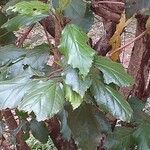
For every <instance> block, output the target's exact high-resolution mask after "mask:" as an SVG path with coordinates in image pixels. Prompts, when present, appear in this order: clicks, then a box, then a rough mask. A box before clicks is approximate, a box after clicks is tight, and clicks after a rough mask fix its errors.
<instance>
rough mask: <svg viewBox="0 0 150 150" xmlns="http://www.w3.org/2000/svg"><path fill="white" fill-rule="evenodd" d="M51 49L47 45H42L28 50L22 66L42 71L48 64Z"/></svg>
mask: <svg viewBox="0 0 150 150" xmlns="http://www.w3.org/2000/svg"><path fill="white" fill-rule="evenodd" d="M49 54H50V49H49V46H48V45H47V44H42V45H39V46H36V47H34V48H33V49H31V50H27V53H26V57H25V58H24V59H23V62H22V64H24V65H26V64H27V65H30V66H31V67H32V68H34V69H38V70H42V69H43V68H44V66H45V65H46V63H47V62H48V59H49Z"/></svg>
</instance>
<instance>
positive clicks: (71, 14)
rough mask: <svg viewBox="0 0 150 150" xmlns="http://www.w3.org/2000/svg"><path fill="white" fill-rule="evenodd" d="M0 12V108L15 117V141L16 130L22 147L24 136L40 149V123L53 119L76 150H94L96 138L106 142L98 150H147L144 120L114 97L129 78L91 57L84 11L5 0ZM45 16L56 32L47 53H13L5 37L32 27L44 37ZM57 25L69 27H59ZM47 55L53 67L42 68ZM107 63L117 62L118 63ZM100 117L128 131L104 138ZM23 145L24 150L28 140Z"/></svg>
mask: <svg viewBox="0 0 150 150" xmlns="http://www.w3.org/2000/svg"><path fill="white" fill-rule="evenodd" d="M12 3H13V5H12ZM0 4H1V6H3V5H4V4H6V2H4V1H2V2H0ZM6 5H7V7H4V8H7V9H2V10H3V11H2V10H1V11H0V20H2V21H1V22H0V25H1V29H0V33H2V36H3V37H4V39H5V38H6V39H7V40H6V39H5V40H4V39H1V37H0V108H1V110H4V109H7V108H9V109H15V110H16V112H17V111H18V113H16V114H17V116H18V117H19V118H20V120H21V121H22V122H23V124H20V125H19V126H18V128H17V129H16V130H15V133H16V132H17V133H18V132H19V131H20V130H21V129H22V130H23V133H24V139H25V140H26V139H28V138H29V137H30V133H31V134H32V135H33V136H34V137H35V138H36V139H38V140H39V141H40V142H42V143H46V142H47V141H48V136H49V133H48V129H47V124H46V123H45V121H46V120H49V119H51V118H53V117H54V116H55V117H57V118H58V119H59V121H60V125H61V133H62V136H63V137H64V139H67V140H70V139H71V138H73V139H74V140H75V142H76V144H77V146H78V148H81V149H83V150H95V149H97V146H99V145H100V141H101V140H102V139H103V138H104V135H105V136H106V135H108V138H107V139H106V143H105V145H103V146H105V147H107V148H108V149H114V150H117V149H118V150H120V149H125V150H128V149H130V148H135V146H137V147H138V149H141V150H142V149H148V148H150V145H149V141H150V138H149V135H150V133H149V128H150V124H149V121H150V120H149V116H148V115H146V114H145V112H143V110H142V109H140V110H139V109H138V111H137V110H136V109H135V108H137V106H135V105H134V103H133V101H131V102H130V100H131V99H134V100H135V101H137V99H136V98H131V99H130V100H129V102H127V101H126V100H125V98H124V97H123V95H122V94H121V93H120V92H119V90H118V89H119V87H126V86H131V85H133V84H134V81H133V79H132V77H131V76H130V75H128V74H127V73H126V71H125V70H124V68H123V66H122V65H121V64H120V63H117V62H114V61H112V60H111V59H110V58H107V57H104V56H98V55H97V53H96V52H95V50H94V49H93V48H92V46H91V45H90V42H89V37H88V36H87V34H86V32H87V31H88V30H89V27H90V26H91V25H92V22H93V20H94V17H93V14H92V12H91V10H90V6H89V4H88V3H86V2H84V1H83V0H79V1H76V0H63V1H60V0H59V1H51V2H49V1H48V3H43V2H40V1H31V0H26V1H21V2H18V1H17V0H16V1H13V0H10V1H9V2H8V3H7V4H6ZM129 5H130V4H129ZM143 7H145V3H144V6H143ZM138 9H141V8H138ZM48 16H52V18H54V20H52V21H54V24H55V29H58V30H56V31H55V32H56V33H55V37H54V39H55V45H54V44H51V43H50V42H49V41H48V44H42V45H40V46H36V47H34V48H32V49H29V48H27V47H25V46H22V47H17V46H16V45H15V43H14V40H15V37H14V33H13V32H12V31H16V30H18V29H20V27H25V26H30V27H31V25H35V24H36V23H40V24H41V25H43V28H44V31H45V30H46V28H45V26H44V24H43V23H42V22H43V21H44V19H45V18H47V17H48ZM64 18H65V19H66V20H67V19H68V20H70V22H69V23H68V24H67V25H66V24H65V23H64V22H63V21H64V20H65V19H64ZM55 21H56V22H55ZM124 21H125V20H124ZM87 24H88V25H87ZM124 24H125V23H124ZM124 24H123V25H120V26H121V27H118V28H121V29H120V30H119V29H118V30H119V31H118V30H117V31H118V32H119V33H116V35H114V36H117V37H115V40H117V38H119V40H120V38H121V37H120V34H121V32H122V31H123V28H124V27H125V26H126V25H124ZM58 26H59V28H57V27H58ZM147 28H148V27H147ZM85 31H86V32H85ZM117 31H116V32H117ZM45 32H46V33H47V31H45ZM8 33H9V35H8ZM5 36H6V37H5ZM7 36H9V38H7ZM46 36H48V35H47V34H46ZM25 38H26V37H25ZM47 39H48V37H47ZM10 43H11V44H10ZM57 45H59V46H57ZM112 45H113V44H112ZM119 46H120V44H119ZM119 46H117V47H116V48H118V47H119ZM50 55H53V56H54V62H53V63H54V65H53V66H49V65H48V63H47V62H48V61H49V58H50ZM60 55H61V56H60ZM56 57H57V58H56ZM58 59H59V60H58ZM113 60H118V56H117V59H116V58H115V59H113ZM47 69H48V71H47ZM135 104H138V102H135ZM106 114H110V115H112V116H113V117H115V118H116V119H118V120H121V121H122V122H123V123H127V124H132V125H134V128H132V127H129V128H127V127H123V125H122V126H120V127H116V128H115V130H114V131H112V129H111V124H110V122H109V120H108V118H107V117H106V116H107V115H106ZM139 114H140V115H139ZM139 120H140V121H139ZM144 121H145V122H146V123H145V124H144ZM147 133H148V135H147ZM15 135H16V134H15ZM28 143H29V144H31V143H30V142H29V140H28ZM32 148H33V149H34V145H32ZM46 148H47V147H46Z"/></svg>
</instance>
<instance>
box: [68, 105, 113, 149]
mask: <svg viewBox="0 0 150 150" xmlns="http://www.w3.org/2000/svg"><path fill="white" fill-rule="evenodd" d="M68 115H69V116H68V125H69V127H70V129H71V131H72V135H73V137H74V138H75V140H76V141H77V142H78V145H79V148H81V149H82V150H96V149H97V146H98V144H99V142H100V139H101V137H102V133H107V132H108V131H110V124H109V123H108V122H107V120H106V119H105V116H104V115H103V114H102V113H101V112H100V111H99V110H97V109H96V108H95V107H94V106H92V105H91V104H86V103H83V104H82V105H81V106H80V107H79V108H77V109H76V110H75V111H71V112H69V113H68Z"/></svg>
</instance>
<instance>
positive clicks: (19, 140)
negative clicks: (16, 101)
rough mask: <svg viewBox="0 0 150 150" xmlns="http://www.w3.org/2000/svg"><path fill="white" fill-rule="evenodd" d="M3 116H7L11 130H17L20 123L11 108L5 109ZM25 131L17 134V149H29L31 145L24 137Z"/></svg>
mask: <svg viewBox="0 0 150 150" xmlns="http://www.w3.org/2000/svg"><path fill="white" fill-rule="evenodd" d="M3 116H4V118H5V121H6V124H7V126H8V128H9V130H10V131H13V130H15V129H16V128H17V127H18V124H17V122H16V120H15V118H14V115H13V114H12V112H11V110H9V109H6V110H4V111H3ZM22 136H23V132H22V131H19V132H18V134H17V135H16V147H17V150H29V149H30V148H29V146H28V145H27V144H26V143H25V141H24V140H23V139H22Z"/></svg>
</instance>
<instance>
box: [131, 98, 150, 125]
mask: <svg viewBox="0 0 150 150" xmlns="http://www.w3.org/2000/svg"><path fill="white" fill-rule="evenodd" d="M128 102H129V104H130V106H131V108H132V109H133V118H132V122H135V123H141V122H142V121H143V120H145V119H147V117H148V115H147V114H146V113H145V112H144V111H143V109H144V108H145V103H144V102H143V101H141V100H140V99H138V98H136V97H130V98H129V100H128Z"/></svg>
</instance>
